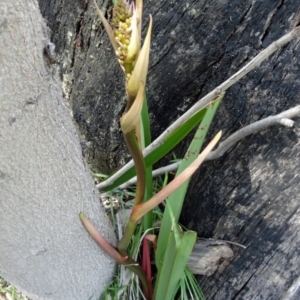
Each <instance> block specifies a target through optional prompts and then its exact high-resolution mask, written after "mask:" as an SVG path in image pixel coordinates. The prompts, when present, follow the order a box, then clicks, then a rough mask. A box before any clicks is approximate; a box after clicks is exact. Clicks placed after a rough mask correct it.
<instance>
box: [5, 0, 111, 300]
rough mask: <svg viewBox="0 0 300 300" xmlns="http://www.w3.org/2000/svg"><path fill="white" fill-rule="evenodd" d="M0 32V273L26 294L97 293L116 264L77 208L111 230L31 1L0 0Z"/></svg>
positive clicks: (44, 29) (73, 295)
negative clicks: (91, 234)
mask: <svg viewBox="0 0 300 300" xmlns="http://www.w3.org/2000/svg"><path fill="white" fill-rule="evenodd" d="M0 35H1V47H0V60H1V73H0V91H1V92H0V232H1V234H0V245H1V246H0V275H1V276H3V277H4V278H5V279H6V280H7V281H9V282H10V283H12V284H14V285H15V286H16V287H17V288H18V289H20V290H21V291H22V292H23V293H25V294H26V295H27V296H29V297H30V298H31V299H53V300H59V299H61V300H66V299H78V300H82V299H99V296H100V294H101V292H102V291H103V289H104V287H105V286H106V285H107V284H108V282H109V280H110V279H111V278H112V276H113V274H114V269H115V264H114V263H113V262H112V261H111V260H110V259H109V258H108V257H107V255H106V254H104V253H103V252H102V251H101V250H100V249H99V247H98V246H97V245H96V243H95V242H94V241H93V240H92V238H91V237H90V236H89V235H88V234H87V232H86V231H85V229H84V227H83V226H82V224H81V222H80V220H79V216H78V214H79V212H80V211H83V212H85V214H86V215H87V216H88V217H89V218H90V219H91V220H92V221H93V222H94V223H95V224H96V225H97V226H98V227H99V228H100V230H101V231H102V233H103V234H104V235H105V236H106V237H107V239H108V240H110V241H111V242H115V236H114V233H113V229H112V226H111V224H110V221H109V219H108V218H107V216H106V215H105V213H104V211H103V209H102V208H101V207H100V202H99V194H98V191H96V190H95V186H94V182H93V179H92V176H91V172H90V171H89V168H88V166H87V165H86V164H85V162H84V159H83V156H82V150H81V147H80V142H79V138H78V134H77V132H76V129H75V126H74V124H73V123H72V120H71V117H70V109H69V107H68V103H67V101H66V100H65V99H63V92H62V89H61V83H60V80H59V77H58V74H57V67H56V66H55V65H52V64H51V62H53V61H52V60H51V57H49V56H48V55H47V53H49V51H50V52H51V49H50V48H51V43H50V41H49V36H48V32H47V27H46V25H45V22H44V20H43V19H42V16H41V14H40V11H39V9H38V3H37V1H35V0H30V1H26V4H25V5H24V3H23V1H8V0H7V1H1V3H0ZM50 56H51V55H50Z"/></svg>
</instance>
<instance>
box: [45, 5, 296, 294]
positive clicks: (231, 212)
mask: <svg viewBox="0 0 300 300" xmlns="http://www.w3.org/2000/svg"><path fill="white" fill-rule="evenodd" d="M46 3H48V1H44V0H40V7H41V10H42V12H43V14H44V16H45V17H46V18H47V20H48V22H49V23H48V24H49V26H50V28H51V29H52V32H53V34H52V37H53V41H54V43H55V44H56V45H57V50H58V57H59V61H60V62H63V64H62V69H61V75H62V76H64V78H65V82H66V83H67V79H69V80H70V79H71V80H72V82H71V84H70V87H71V89H70V101H71V104H72V108H73V113H74V118H75V120H76V121H77V123H78V125H79V128H80V131H81V132H82V134H83V136H84V139H83V140H84V143H85V144H86V145H87V146H88V147H87V154H88V159H89V162H90V163H91V164H92V166H93V168H94V169H95V170H99V171H102V172H107V171H109V170H114V169H116V168H117V167H118V166H120V165H121V164H122V163H123V161H124V160H126V159H127V157H128V156H127V154H126V153H127V152H126V150H125V148H124V146H123V141H122V139H121V135H120V132H119V129H118V122H117V121H118V120H117V119H118V117H119V116H120V115H121V113H122V107H123V106H124V96H123V95H124V89H123V82H122V79H121V72H120V70H119V69H118V66H117V62H116V60H115V58H114V55H113V52H112V50H111V47H110V45H109V43H108V39H107V37H106V35H105V33H104V32H103V28H102V27H101V26H100V25H99V21H98V19H97V16H96V15H95V12H94V9H93V7H92V6H91V5H90V4H88V2H85V1H78V2H77V5H76V4H74V1H71V0H69V1H61V0H56V1H54V2H49V4H46ZM71 3H72V4H71ZM98 3H99V4H101V3H100V1H99V2H98ZM102 7H107V2H106V4H105V5H103V6H102ZM145 9H146V12H145V14H144V15H145V16H147V14H148V13H152V15H153V19H154V29H153V42H152V51H151V64H150V73H149V77H148V79H149V80H148V98H149V107H150V112H151V122H152V129H153V136H154V137H156V136H157V135H158V134H159V133H160V132H162V131H163V130H164V129H165V128H166V127H167V126H168V125H169V124H170V123H171V121H172V120H175V119H176V118H177V117H178V116H179V115H180V114H181V113H182V111H185V110H186V109H187V108H188V107H189V106H191V105H192V104H193V103H195V101H196V100H197V99H198V98H200V97H202V96H204V95H205V94H206V93H207V92H209V91H211V90H212V89H213V88H214V87H215V86H217V85H218V84H220V83H221V82H222V81H224V80H225V79H227V78H228V76H229V75H231V74H233V73H234V72H235V71H237V70H238V69H239V68H240V67H241V66H243V65H244V64H245V63H247V62H248V61H249V60H250V59H251V58H253V57H254V55H256V54H257V53H258V52H259V51H261V50H263V49H265V48H266V47H267V46H268V45H269V44H270V43H271V42H273V41H274V40H276V39H278V38H279V37H280V36H282V35H283V34H285V33H286V32H288V31H289V30H290V29H292V28H294V27H295V26H297V25H299V23H300V4H299V2H298V1H285V0H276V1H271V0H267V1H263V0H242V1H240V0H232V1H226V0H222V1H221V0H218V1H205V0H198V1H191V0H186V1H172V2H171V1H145ZM66 12H67V13H66ZM145 19H146V18H145ZM70 33H72V35H71V34H70ZM299 45H300V43H299V40H298V41H293V42H291V43H290V44H289V45H287V46H286V47H284V48H283V49H281V50H279V51H277V52H276V53H275V54H274V55H273V56H272V57H271V58H270V59H269V60H268V61H267V62H264V63H263V64H262V65H261V67H260V68H259V69H257V70H255V71H253V72H251V73H250V74H249V75H247V77H245V78H244V79H242V80H241V82H240V83H238V84H236V85H234V86H233V87H232V88H230V90H229V91H228V92H227V94H226V96H225V98H224V101H223V104H222V105H221V107H220V109H219V112H218V114H217V116H216V118H215V120H214V124H213V128H212V130H211V132H210V134H209V136H210V137H212V136H213V133H215V132H217V131H218V130H219V129H223V132H224V137H226V136H228V135H230V134H231V133H233V132H234V131H235V130H237V129H239V128H241V127H242V126H243V125H246V124H249V123H251V122H253V121H255V120H259V119H261V118H263V117H266V116H268V115H271V114H276V113H279V112H281V111H283V110H285V109H287V108H291V107H293V106H294V105H296V104H299V92H300V80H299V78H300V77H299V66H300V60H299V57H300V55H299V54H300V46H299ZM66 78H67V79H66ZM298 139H299V122H298V121H297V122H296V126H295V128H294V129H289V128H283V127H279V126H278V127H275V128H270V129H268V130H265V131H264V132H261V133H259V134H256V135H253V136H251V137H249V138H247V139H246V140H245V141H243V142H241V143H239V144H238V145H236V147H234V149H232V150H231V151H229V153H228V154H226V155H225V156H224V157H223V158H221V159H219V160H218V161H215V162H210V163H206V164H205V166H204V167H203V168H202V169H201V171H199V172H198V174H197V175H196V176H195V177H194V179H193V180H192V184H191V188H190V191H189V197H188V199H187V201H186V205H185V207H184V211H183V215H182V221H183V222H184V224H185V225H187V226H188V227H189V228H190V229H194V230H197V232H198V234H199V236H202V237H207V238H210V237H214V238H218V239H226V240H233V241H235V242H239V243H241V244H245V245H246V246H248V247H247V249H246V250H241V249H238V248H237V249H235V248H234V247H233V249H234V250H235V253H236V255H235V257H234V259H232V261H231V263H230V264H229V265H228V266H227V267H226V268H224V269H222V270H220V271H218V272H216V273H215V274H214V275H212V276H210V277H201V278H199V282H200V284H201V286H202V287H203V290H204V292H205V294H206V296H207V298H208V299H226V300H228V299H267V298H270V299H280V298H281V297H285V296H284V294H285V292H286V291H287V290H288V289H289V288H290V287H292V284H293V282H296V283H295V284H294V286H293V287H292V288H293V289H294V290H295V286H297V278H298V277H299V276H300V269H299V268H298V266H299V263H300V261H299V258H298V248H299V236H298V232H299V229H300V228H299V209H300V208H299V204H298V202H299V201H298V199H297V197H298V196H297V195H298V193H299V184H298V183H299V179H298V166H299V154H298V153H299V147H300V145H299V142H298ZM186 145H187V142H185V143H182V145H181V146H179V147H178V148H177V150H176V153H177V155H178V156H179V157H180V155H182V154H183V153H184V151H185V146H186ZM166 161H167V160H165V162H166ZM296 290H297V288H296ZM286 297H291V296H286ZM290 299H291V298H290Z"/></svg>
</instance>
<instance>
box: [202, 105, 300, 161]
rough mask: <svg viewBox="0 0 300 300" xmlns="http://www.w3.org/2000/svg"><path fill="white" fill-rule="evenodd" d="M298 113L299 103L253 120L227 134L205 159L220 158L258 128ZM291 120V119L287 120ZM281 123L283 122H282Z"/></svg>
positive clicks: (261, 128) (274, 123)
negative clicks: (272, 114)
mask: <svg viewBox="0 0 300 300" xmlns="http://www.w3.org/2000/svg"><path fill="white" fill-rule="evenodd" d="M299 115H300V105H297V106H295V107H293V108H291V109H288V110H286V111H284V112H282V113H280V114H278V115H275V116H269V117H267V118H264V119H262V120H259V121H257V122H254V123H252V124H250V125H248V126H246V127H244V128H242V129H240V130H238V131H236V132H235V133H233V134H232V135H231V136H229V137H228V138H227V139H226V140H225V141H223V142H221V143H220V144H219V146H218V148H217V149H216V150H214V151H212V152H211V153H210V154H209V155H208V156H207V157H206V160H214V159H217V158H220V157H221V156H222V155H224V153H225V152H226V151H227V150H228V149H230V148H231V147H232V146H233V145H234V144H236V143H237V142H238V141H240V140H241V139H243V138H245V137H246V136H248V135H250V134H253V133H256V132H258V131H260V130H263V129H265V128H267V127H269V126H272V125H277V124H282V122H280V121H281V120H282V119H286V118H292V117H295V116H299ZM289 121H291V120H289ZM282 125H283V124H282Z"/></svg>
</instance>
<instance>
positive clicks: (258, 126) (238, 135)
mask: <svg viewBox="0 0 300 300" xmlns="http://www.w3.org/2000/svg"><path fill="white" fill-rule="evenodd" d="M299 115H300V105H297V106H295V107H293V108H291V109H288V110H286V111H284V112H282V113H280V114H278V115H275V116H269V117H267V118H264V119H262V120H259V121H256V122H254V123H252V124H250V125H248V126H246V127H244V128H242V129H240V130H238V131H236V132H235V133H233V134H232V135H230V136H229V137H228V138H227V139H226V140H224V141H223V142H221V143H220V144H219V146H218V148H217V149H216V150H214V151H211V152H210V153H209V154H208V156H207V157H206V159H205V161H207V160H214V159H218V158H220V157H221V156H223V155H224V154H225V152H226V151H227V150H229V149H230V148H231V147H233V146H234V145H235V144H236V143H237V142H238V141H240V140H242V139H243V138H245V137H246V136H248V135H250V134H253V133H256V132H258V131H260V130H263V129H265V128H267V127H269V126H272V125H284V126H287V127H292V126H293V125H294V121H292V120H291V119H290V118H293V117H296V116H299ZM180 162H181V161H178V162H176V163H173V164H170V165H167V166H164V167H161V168H159V169H156V170H154V171H153V172H152V177H153V178H154V177H157V176H160V175H163V174H165V173H168V172H173V171H176V170H177V169H178V167H179V165H180ZM135 183H136V177H133V178H132V179H130V180H128V181H126V182H125V183H123V184H122V185H120V186H119V188H120V189H125V188H127V187H129V186H131V185H133V184H135Z"/></svg>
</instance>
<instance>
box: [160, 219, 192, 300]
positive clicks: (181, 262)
mask: <svg viewBox="0 0 300 300" xmlns="http://www.w3.org/2000/svg"><path fill="white" fill-rule="evenodd" d="M175 228H176V229H175ZM174 229H175V230H176V231H180V227H179V225H177V224H175V227H174ZM196 238H197V233H196V232H193V231H188V232H185V233H182V232H181V234H180V238H179V240H178V237H177V238H175V232H174V231H171V232H170V234H169V239H168V243H167V248H166V252H165V255H164V259H163V264H162V267H161V268H160V269H159V271H158V275H157V279H156V285H155V290H154V299H164V300H173V299H174V296H175V294H176V292H177V290H178V287H179V286H178V283H179V281H180V278H181V277H182V276H183V273H184V269H185V266H186V263H187V260H188V258H189V256H190V254H191V252H192V250H193V247H194V244H195V241H196Z"/></svg>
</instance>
